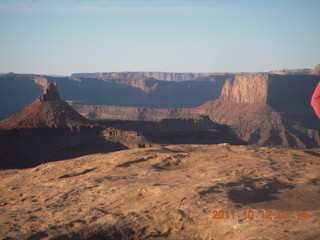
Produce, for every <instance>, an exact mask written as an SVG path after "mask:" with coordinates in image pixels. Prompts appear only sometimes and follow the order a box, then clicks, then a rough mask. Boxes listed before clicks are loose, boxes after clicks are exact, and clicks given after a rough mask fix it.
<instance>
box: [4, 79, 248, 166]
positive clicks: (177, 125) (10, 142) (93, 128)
mask: <svg viewBox="0 0 320 240" xmlns="http://www.w3.org/2000/svg"><path fill="white" fill-rule="evenodd" d="M224 142H226V143H229V144H246V142H245V141H243V140H240V139H239V138H237V137H235V136H234V135H233V134H231V133H230V132H229V129H228V127H227V126H226V125H222V124H217V123H214V122H212V121H211V120H210V119H209V118H208V117H207V116H201V117H194V118H191V117H190V116H188V118H185V119H170V120H163V121H161V122H141V121H140V122H139V121H92V120H88V119H86V118H84V117H82V116H81V115H80V114H79V113H78V112H76V111H75V110H74V109H72V108H71V107H70V106H69V105H68V104H67V103H66V102H64V101H62V100H61V99H60V96H59V92H58V89H57V85H56V84H55V83H50V84H49V85H48V87H47V88H46V89H45V90H44V93H43V94H42V95H41V96H40V97H38V98H37V100H36V101H35V102H34V103H32V104H31V105H29V106H27V107H26V108H24V109H23V110H21V111H20V112H18V113H16V114H14V115H13V116H11V117H9V118H8V119H5V120H3V121H1V122H0V159H1V161H0V169H3V168H26V167H32V166H36V165H38V164H40V163H43V162H48V161H56V160H63V159H68V158H72V157H77V156H82V155H86V154H92V153H98V152H102V153H103V152H111V151H117V150H123V149H128V148H142V147H143V148H145V147H151V146H156V145H160V144H183V143H189V144H200V143H201V144H212V143H224Z"/></svg>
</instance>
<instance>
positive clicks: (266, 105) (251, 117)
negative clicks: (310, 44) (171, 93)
mask: <svg viewBox="0 0 320 240" xmlns="http://www.w3.org/2000/svg"><path fill="white" fill-rule="evenodd" d="M319 81H320V77H319V76H317V75H310V74H307V75H295V74H290V75H275V74H241V75H237V76H235V78H234V79H229V80H226V81H225V84H224V86H223V87H222V90H221V96H220V97H219V98H218V99H216V100H213V101H207V102H206V103H205V104H203V105H201V106H199V107H195V108H179V109H149V108H125V107H113V106H80V105H75V106H74V107H75V109H77V111H79V112H80V113H81V114H83V115H85V116H89V117H90V116H91V117H96V118H107V119H122V120H128V119H130V120H151V121H160V120H161V119H163V118H168V117H175V118H177V117H187V116H193V115H208V116H210V118H211V119H212V120H213V121H215V122H218V123H223V124H228V125H230V126H231V127H232V129H233V131H234V132H235V133H236V134H237V136H238V137H240V138H241V139H243V140H245V141H248V142H249V143H252V144H259V145H267V146H270V145H271V146H285V147H301V148H305V147H319V146H320V134H319V132H320V126H319V120H318V119H317V117H316V116H315V114H314V112H313V110H312V108H311V106H310V99H311V96H312V93H313V91H314V89H315V87H316V85H317V83H318V82H319Z"/></svg>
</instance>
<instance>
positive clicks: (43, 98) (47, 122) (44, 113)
mask: <svg viewBox="0 0 320 240" xmlns="http://www.w3.org/2000/svg"><path fill="white" fill-rule="evenodd" d="M87 124H89V121H88V120H87V119H85V118H84V117H83V116H81V115H80V114H79V113H78V112H77V111H75V110H74V109H73V108H71V107H70V106H69V105H68V103H66V102H64V101H62V100H61V99H60V96H59V93H58V89H57V85H56V83H50V84H48V87H47V88H46V89H45V90H44V92H43V94H41V95H40V97H38V98H37V100H36V101H35V102H33V103H32V104H30V105H29V106H27V107H26V108H24V109H23V110H21V111H19V112H17V113H16V114H14V115H12V116H11V117H9V118H8V119H5V120H3V121H0V129H19V128H39V127H49V128H52V127H54V128H58V127H69V128H74V127H76V128H78V127H79V126H81V125H87Z"/></svg>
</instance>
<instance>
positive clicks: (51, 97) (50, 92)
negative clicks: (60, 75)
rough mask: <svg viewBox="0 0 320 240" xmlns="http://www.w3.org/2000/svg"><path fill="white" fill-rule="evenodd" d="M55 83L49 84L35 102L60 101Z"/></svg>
mask: <svg viewBox="0 0 320 240" xmlns="http://www.w3.org/2000/svg"><path fill="white" fill-rule="evenodd" d="M60 100H61V99H60V95H59V92H58V87H57V83H49V84H48V86H47V88H46V89H45V90H44V91H43V93H42V94H41V95H40V96H39V97H38V98H37V102H46V101H60Z"/></svg>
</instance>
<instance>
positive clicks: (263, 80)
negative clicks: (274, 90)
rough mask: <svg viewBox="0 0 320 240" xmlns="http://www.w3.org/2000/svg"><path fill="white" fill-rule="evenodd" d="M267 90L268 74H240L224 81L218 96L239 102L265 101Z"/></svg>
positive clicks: (225, 99)
mask: <svg viewBox="0 0 320 240" xmlns="http://www.w3.org/2000/svg"><path fill="white" fill-rule="evenodd" d="M267 92H268V74H242V75H236V76H235V79H234V80H231V79H230V80H229V79H228V80H227V81H226V82H225V84H224V86H223V88H222V92H221V97H220V98H221V99H222V100H224V101H234V102H240V103H266V101H267Z"/></svg>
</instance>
